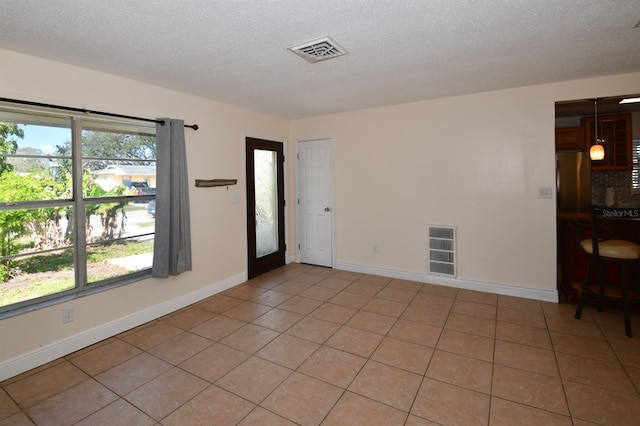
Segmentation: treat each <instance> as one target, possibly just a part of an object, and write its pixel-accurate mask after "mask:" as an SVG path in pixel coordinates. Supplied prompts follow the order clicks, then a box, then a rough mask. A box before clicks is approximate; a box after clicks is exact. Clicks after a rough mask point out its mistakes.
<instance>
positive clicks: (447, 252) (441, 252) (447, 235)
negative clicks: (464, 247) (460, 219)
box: [427, 225, 456, 277]
mask: <svg viewBox="0 0 640 426" xmlns="http://www.w3.org/2000/svg"><path fill="white" fill-rule="evenodd" d="M427 253H428V261H427V262H428V265H429V273H430V274H435V275H446V276H448V277H455V276H456V228H455V227H454V226H433V225H429V226H427Z"/></svg>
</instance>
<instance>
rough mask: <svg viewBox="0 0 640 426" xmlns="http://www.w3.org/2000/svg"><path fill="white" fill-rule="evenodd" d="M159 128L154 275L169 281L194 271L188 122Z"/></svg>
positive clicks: (170, 121)
mask: <svg viewBox="0 0 640 426" xmlns="http://www.w3.org/2000/svg"><path fill="white" fill-rule="evenodd" d="M160 120H162V121H164V125H163V124H160V123H158V124H156V232H155V247H154V249H153V267H152V268H151V275H152V276H154V277H159V278H166V277H168V276H169V275H178V274H180V273H182V272H184V271H190V270H191V225H190V223H189V220H190V215H189V182H188V181H189V176H188V174H187V150H186V147H185V143H184V121H182V120H173V119H168V118H159V119H158V121H160Z"/></svg>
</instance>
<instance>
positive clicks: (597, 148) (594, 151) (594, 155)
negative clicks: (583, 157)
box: [589, 99, 604, 160]
mask: <svg viewBox="0 0 640 426" xmlns="http://www.w3.org/2000/svg"><path fill="white" fill-rule="evenodd" d="M593 111H594V120H593V121H594V123H595V127H596V131H595V136H596V143H595V144H594V145H592V146H591V149H589V157H591V159H592V160H603V159H604V147H603V146H602V142H604V141H603V140H600V139H598V99H594V100H593Z"/></svg>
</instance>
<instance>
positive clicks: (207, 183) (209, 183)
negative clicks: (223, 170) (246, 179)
mask: <svg viewBox="0 0 640 426" xmlns="http://www.w3.org/2000/svg"><path fill="white" fill-rule="evenodd" d="M237 183H238V179H196V186H197V187H198V188H210V187H213V186H227V187H228V186H229V185H235V184H237Z"/></svg>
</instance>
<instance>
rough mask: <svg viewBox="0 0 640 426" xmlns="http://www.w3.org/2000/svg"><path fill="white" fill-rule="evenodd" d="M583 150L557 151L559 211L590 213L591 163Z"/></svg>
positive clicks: (587, 154)
mask: <svg viewBox="0 0 640 426" xmlns="http://www.w3.org/2000/svg"><path fill="white" fill-rule="evenodd" d="M590 161H591V160H590V159H589V153H587V152H583V151H577V152H576V151H558V152H556V190H557V193H556V195H557V198H556V202H557V210H558V213H589V205H590V204H591V163H590Z"/></svg>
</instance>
